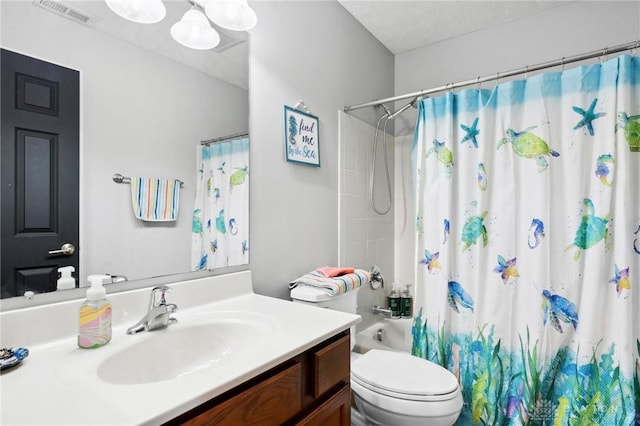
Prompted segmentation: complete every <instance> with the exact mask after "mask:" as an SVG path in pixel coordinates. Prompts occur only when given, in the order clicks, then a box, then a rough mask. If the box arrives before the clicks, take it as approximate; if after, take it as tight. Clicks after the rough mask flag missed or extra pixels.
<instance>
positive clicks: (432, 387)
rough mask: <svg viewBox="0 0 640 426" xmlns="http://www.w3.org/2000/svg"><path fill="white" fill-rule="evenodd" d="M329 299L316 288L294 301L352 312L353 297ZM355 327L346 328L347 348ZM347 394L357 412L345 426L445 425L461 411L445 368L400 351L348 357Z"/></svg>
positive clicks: (295, 294) (298, 290) (303, 290)
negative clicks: (349, 393)
mask: <svg viewBox="0 0 640 426" xmlns="http://www.w3.org/2000/svg"><path fill="white" fill-rule="evenodd" d="M358 290H359V289H356V290H351V291H349V292H347V293H344V294H342V295H339V296H329V295H327V294H326V292H324V291H323V290H321V289H317V288H314V287H308V286H297V287H295V288H293V289H292V290H291V299H292V300H293V301H294V302H298V303H306V304H311V305H315V306H319V307H324V308H328V309H334V310H337V311H342V312H350V313H356V308H357V292H358ZM354 345H355V327H352V328H351V349H353V347H354ZM351 390H352V392H353V397H354V401H355V404H356V408H357V412H353V411H352V416H351V422H352V424H353V425H355V426H359V425H361V424H362V425H383V426H412V425H416V426H417V425H420V426H424V425H430V426H450V425H452V424H454V423H455V421H456V419H457V418H458V416H459V415H460V412H461V411H462V393H461V391H460V386H459V384H458V381H457V380H456V377H455V376H454V375H453V374H452V373H451V372H450V371H448V370H447V369H445V368H443V367H441V366H439V365H437V364H435V363H433V362H430V361H427V360H425V359H422V358H418V357H415V356H412V355H411V354H409V353H405V352H395V351H385V350H380V349H372V350H370V351H368V352H367V353H365V354H363V355H360V354H356V353H353V352H352V356H351Z"/></svg>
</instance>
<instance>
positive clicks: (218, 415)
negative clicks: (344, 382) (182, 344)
mask: <svg viewBox="0 0 640 426" xmlns="http://www.w3.org/2000/svg"><path fill="white" fill-rule="evenodd" d="M301 371H302V369H301V367H300V363H296V364H294V365H292V366H291V367H289V368H287V369H286V370H283V371H281V372H280V373H277V374H275V375H274V376H271V377H269V378H268V379H266V380H264V381H262V382H260V383H258V384H257V385H255V386H253V387H251V388H249V389H247V390H245V391H244V392H242V393H239V394H238V395H236V396H234V397H232V398H230V399H228V400H226V401H224V402H222V403H220V404H218V405H216V406H215V407H213V408H211V409H210V410H208V411H205V412H204V413H201V414H200V415H198V416H196V417H194V418H192V419H190V420H188V421H186V422H184V423H182V424H184V425H189V426H196V425H216V426H224V425H229V426H232V425H233V426H237V425H243V426H244V425H260V426H267V425H280V424H282V423H284V422H285V421H286V420H288V419H290V418H291V417H292V416H294V415H295V414H297V413H298V412H299V411H300V410H301V409H302V404H301V389H300V383H301V378H302V377H301V376H302V374H301Z"/></svg>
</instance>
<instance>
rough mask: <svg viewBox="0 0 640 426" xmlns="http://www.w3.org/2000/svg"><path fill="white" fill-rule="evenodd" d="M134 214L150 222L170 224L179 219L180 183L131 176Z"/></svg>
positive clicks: (170, 180)
mask: <svg viewBox="0 0 640 426" xmlns="http://www.w3.org/2000/svg"><path fill="white" fill-rule="evenodd" d="M131 203H132V205H133V214H134V215H135V217H137V218H138V219H140V220H144V221H148V222H168V221H173V220H176V219H177V218H178V207H179V206H180V181H179V180H173V179H154V178H143V177H139V176H131Z"/></svg>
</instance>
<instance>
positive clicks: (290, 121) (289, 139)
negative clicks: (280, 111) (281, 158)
mask: <svg viewBox="0 0 640 426" xmlns="http://www.w3.org/2000/svg"><path fill="white" fill-rule="evenodd" d="M318 130H319V129H318V117H316V116H313V115H311V114H308V113H306V112H302V111H300V110H297V109H294V108H291V107H289V106H286V105H285V107H284V149H285V155H286V158H287V161H292V162H296V163H304V164H308V165H311V166H316V167H320V137H319V132H318Z"/></svg>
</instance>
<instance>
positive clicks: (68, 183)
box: [0, 49, 80, 298]
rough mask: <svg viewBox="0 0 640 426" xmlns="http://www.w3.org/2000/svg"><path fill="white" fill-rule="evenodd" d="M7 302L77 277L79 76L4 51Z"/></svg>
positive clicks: (4, 279)
mask: <svg viewBox="0 0 640 426" xmlns="http://www.w3.org/2000/svg"><path fill="white" fill-rule="evenodd" d="M1 53H2V57H1V60H0V62H1V67H2V92H1V93H2V105H1V115H2V130H1V135H2V140H1V143H2V152H1V162H2V176H1V179H2V180H1V183H2V196H1V203H2V222H1V234H2V247H1V250H0V257H1V258H2V262H1V263H2V265H1V270H0V275H1V277H2V282H1V284H2V285H1V288H2V298H5V297H13V296H19V295H22V294H24V292H25V291H27V290H31V291H35V292H46V291H53V290H55V289H56V281H57V269H58V268H59V267H60V266H67V265H71V266H74V267H75V268H76V276H80V275H79V273H80V271H78V250H76V251H75V252H74V253H73V254H71V255H64V254H55V255H50V254H49V251H51V250H58V249H60V247H61V246H62V245H63V244H65V243H71V244H73V245H74V246H76V247H77V246H78V240H79V227H78V217H79V212H78V209H79V201H78V200H79V196H78V187H79V121H80V110H79V99H80V97H79V93H80V89H79V73H78V71H75V70H71V69H69V68H65V67H61V66H58V65H54V64H50V63H48V62H44V61H40V60H38V59H35V58H30V57H28V56H24V55H20V54H18V53H14V52H11V51H8V50H4V49H3V50H2V52H1Z"/></svg>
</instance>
